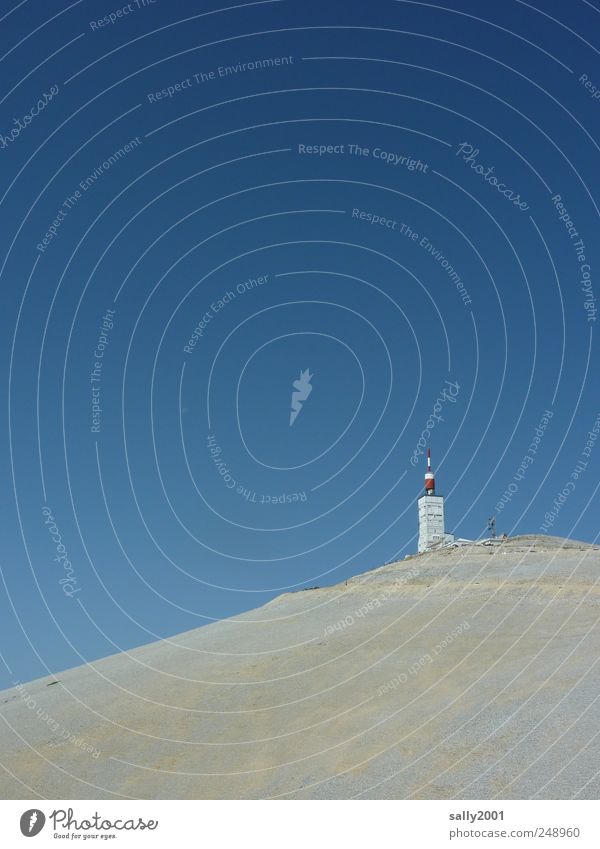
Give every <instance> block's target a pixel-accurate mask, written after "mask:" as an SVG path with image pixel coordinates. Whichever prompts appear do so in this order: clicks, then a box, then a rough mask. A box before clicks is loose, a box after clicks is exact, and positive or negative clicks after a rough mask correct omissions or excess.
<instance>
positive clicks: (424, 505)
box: [418, 448, 454, 554]
mask: <svg viewBox="0 0 600 849" xmlns="http://www.w3.org/2000/svg"><path fill="white" fill-rule="evenodd" d="M418 504H419V554H421V552H423V551H429V550H430V549H432V548H437V547H438V546H440V545H444V543H447V542H453V540H454V534H447V533H446V530H445V526H444V496H443V495H436V494H435V477H434V475H433V472H432V471H431V450H430V449H429V448H428V449H427V471H426V473H425V494H424V495H422V496H421V497H420V498H419V501H418Z"/></svg>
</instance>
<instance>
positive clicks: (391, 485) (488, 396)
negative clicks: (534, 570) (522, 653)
mask: <svg viewBox="0 0 600 849" xmlns="http://www.w3.org/2000/svg"><path fill="white" fill-rule="evenodd" d="M539 6H540V8H539V9H536V8H535V7H534V6H533V5H530V4H527V3H523V2H516V0H510V2H506V3H502V4H497V5H491V4H487V5H484V6H483V7H482V5H481V3H475V2H461V0H450V2H449V3H448V4H447V5H446V7H442V6H440V5H437V6H428V5H427V4H426V3H411V2H394V0H385V2H383V1H381V2H380V0H376V2H370V3H362V2H361V3H345V2H344V3H342V2H328V3H323V2H312V0H309V2H306V0H295V2H293V0H289V1H288V0H282V2H279V1H277V2H263V3H251V4H248V5H243V4H240V5H239V6H238V7H237V8H229V9H225V10H223V8H224V7H225V4H218V3H216V2H208V3H200V4H190V3H184V2H165V0H159V1H158V2H156V3H154V4H152V3H150V2H148V3H142V2H141V0H140V3H139V6H138V5H137V4H136V3H135V2H132V3H131V4H129V5H119V3H104V2H95V3H90V2H78V3H74V4H68V3H61V2H49V3H41V2H34V0H25V2H21V3H14V4H13V8H12V10H11V9H6V11H4V12H3V15H4V17H3V18H2V20H1V26H0V32H1V34H2V48H3V49H2V60H1V70H2V75H1V79H2V93H1V103H0V162H1V165H2V167H1V169H0V184H1V187H0V188H1V193H0V195H1V203H2V222H3V223H2V227H1V228H0V243H1V256H2V265H1V287H2V301H3V307H2V311H1V314H0V316H1V321H2V329H1V332H0V345H1V348H2V359H1V362H2V381H3V393H2V397H3V398H4V399H7V400H8V403H7V404H6V406H5V415H4V416H3V417H2V425H1V428H2V454H1V458H2V459H1V473H2V481H3V486H2V488H1V497H2V524H3V543H4V544H3V546H2V553H1V555H0V567H1V571H2V581H3V583H2V591H1V596H0V599H1V600H0V639H1V643H0V645H1V654H2V659H0V686H2V687H9V686H12V685H13V684H14V683H16V682H18V681H25V680H28V679H31V678H34V677H38V676H40V675H44V674H47V673H48V672H56V671H59V670H61V669H63V668H66V667H68V666H73V665H77V664H79V663H82V662H85V661H87V660H93V659H95V658H98V657H101V656H103V655H106V654H111V653H113V652H116V651H119V650H124V649H128V648H131V647H132V646H136V645H140V644H142V643H145V642H149V641H151V640H153V639H157V638H160V637H163V636H167V635H171V634H175V633H178V632H181V631H185V630H188V629H191V628H195V627H198V626H200V625H203V624H206V623H208V622H210V621H213V620H215V619H219V618H222V617H224V616H230V615H233V614H236V613H238V612H240V611H243V610H246V609H248V608H251V607H255V606H257V605H260V604H262V603H264V602H265V601H267V600H268V599H270V598H272V597H273V596H274V595H277V594H279V593H281V592H284V591H288V590H291V589H299V588H301V587H305V586H312V585H315V584H319V585H323V584H327V583H335V582H338V581H340V580H343V579H344V578H345V577H348V576H349V575H352V574H356V573H358V572H362V571H365V570H366V569H369V568H372V567H374V566H377V565H380V564H382V563H384V562H386V561H389V560H391V559H394V558H399V557H403V556H404V555H405V554H406V553H409V552H412V551H414V550H415V549H416V531H417V508H416V499H417V497H418V496H419V494H420V492H421V488H422V483H423V474H424V471H425V465H424V458H423V457H421V458H419V462H418V463H417V464H416V465H415V464H412V463H411V457H413V456H414V454H413V452H414V451H415V449H416V448H417V446H418V445H419V439H420V438H421V445H424V444H426V445H428V446H430V447H431V449H432V454H433V462H434V467H435V470H436V475H437V485H438V491H439V492H442V493H443V494H445V495H446V496H447V502H446V519H447V529H448V530H450V531H454V532H455V533H457V534H459V535H461V536H465V537H468V538H476V537H479V536H481V535H482V534H484V533H485V527H486V523H487V519H488V517H489V516H491V515H492V514H496V516H497V524H498V531H499V532H503V531H505V532H507V533H509V534H516V533H536V532H541V531H542V530H546V531H547V532H549V533H554V534H558V535H562V536H572V537H575V538H579V539H583V540H588V541H594V540H595V539H596V536H597V528H598V521H597V516H598V506H599V499H598V493H597V486H598V470H599V468H600V447H597V446H596V439H597V432H598V430H599V429H600V424H596V423H597V422H598V417H599V415H600V402H599V398H598V380H597V375H598V350H597V344H596V342H595V338H594V334H595V332H596V328H595V318H596V316H595V306H596V305H595V296H596V295H597V293H598V291H599V290H600V283H599V282H598V279H597V270H598V269H600V255H599V251H598V240H597V238H596V237H595V233H596V232H597V228H598V207H597V204H598V202H599V198H598V189H599V185H598V183H599V180H598V174H599V169H598V154H599V147H598V141H597V140H598V138H600V133H599V130H600V70H598V48H597V47H596V46H594V45H593V44H592V43H591V42H592V41H593V36H594V32H598V25H599V23H600V13H599V12H598V11H597V10H595V9H594V8H593V7H592V5H591V4H589V3H586V2H583V0H574V2H573V3H570V4H568V6H565V4H564V3H558V2H555V1H554V0H552V2H544V4H539ZM105 16H106V17H105ZM219 69H220V70H219ZM596 93H598V98H597V97H596V96H595V94H596ZM557 195H560V198H557ZM561 204H562V205H561ZM561 219H562V220H561ZM412 234H416V236H413V235H412ZM580 240H581V241H580ZM194 333H196V335H195V336H194ZM99 343H100V347H99ZM186 349H187V350H186ZM100 355H101V356H100ZM305 369H308V370H309V373H310V375H311V377H310V378H309V381H310V385H311V386H312V391H311V392H310V394H309V395H308V397H306V398H305V400H304V401H302V400H300V401H299V403H300V404H302V406H301V408H300V412H299V413H298V415H297V417H296V419H295V421H294V423H293V425H291V426H290V423H289V422H290V411H291V402H292V392H294V391H295V390H294V387H293V382H294V381H296V380H298V379H299V378H300V373H301V372H302V371H303V370H305ZM302 385H303V384H302V383H301V384H300V386H301V387H302ZM450 386H452V387H454V388H453V390H452V392H450V391H449V387H450ZM444 388H446V393H445V394H443V390H444ZM9 390H10V397H9ZM452 393H454V394H452ZM300 394H302V391H300ZM305 394H306V392H305ZM94 403H95V404H96V408H99V409H94V406H93V405H94ZM545 411H549V413H550V414H551V415H548V416H546V417H545ZM434 412H435V414H436V415H437V418H431V416H432V414H433V413H434ZM94 413H96V415H95V417H94ZM544 417H545V418H544ZM428 422H429V425H428ZM594 427H596V432H594ZM536 429H537V431H536ZM590 431H591V434H592V435H591V436H590V435H589V433H590ZM536 432H537V434H538V438H537V441H536V439H535V438H536ZM215 458H216V459H215ZM581 460H583V461H584V463H585V464H586V465H583V464H581V462H580V461H581ZM219 464H220V465H219ZM519 468H521V471H520V472H519ZM577 469H579V471H577ZM232 482H233V483H232ZM506 493H508V495H506ZM561 493H563V494H562V495H561ZM503 495H504V496H505V500H504V502H502V501H501V499H502V497H503ZM549 514H551V515H550V518H548V515H549Z"/></svg>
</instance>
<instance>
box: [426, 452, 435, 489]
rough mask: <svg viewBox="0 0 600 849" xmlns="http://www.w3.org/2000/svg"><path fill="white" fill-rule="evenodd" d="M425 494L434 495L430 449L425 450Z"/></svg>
mask: <svg viewBox="0 0 600 849" xmlns="http://www.w3.org/2000/svg"><path fill="white" fill-rule="evenodd" d="M425 494H426V495H435V477H434V474H433V472H432V471H431V448H428V449H427V471H426V472H425Z"/></svg>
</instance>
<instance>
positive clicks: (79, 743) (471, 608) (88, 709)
mask: <svg viewBox="0 0 600 849" xmlns="http://www.w3.org/2000/svg"><path fill="white" fill-rule="evenodd" d="M599 575H600V550H599V548H598V547H597V546H592V545H588V544H586V543H579V542H575V541H568V540H562V539H560V538H556V537H538V536H533V535H532V536H521V537H516V538H513V539H509V540H506V541H502V542H500V541H499V542H497V543H496V544H494V545H489V546H486V545H469V546H465V547H462V548H452V549H443V550H440V551H438V552H435V553H432V554H422V555H418V556H415V557H411V558H408V559H405V560H402V561H400V562H397V563H390V564H388V565H386V566H382V567H380V568H378V569H374V570H372V571H369V572H366V573H364V574H362V575H358V576H356V577H354V578H351V579H349V580H348V581H347V582H342V583H340V584H337V585H335V586H331V587H323V588H320V589H313V590H308V591H302V592H293V593H286V594H284V595H281V596H279V597H278V598H276V599H274V600H273V601H271V602H270V603H269V604H267V605H265V606H263V607H261V608H258V609H256V610H252V611H249V612H247V613H244V614H242V615H240V616H237V617H235V618H233V619H228V620H224V621H222V622H217V623H214V624H212V625H208V626H205V627H202V628H197V629H195V630H192V631H188V632H186V633H183V634H180V635H178V636H176V637H173V638H171V639H169V640H161V641H159V642H155V643H152V644H150V645H146V646H143V647H140V648H138V649H135V650H133V651H131V652H128V653H122V654H117V655H113V656H111V657H107V658H104V659H102V660H99V661H96V662H94V663H91V664H89V665H85V666H81V667H77V668H74V669H70V670H67V671H65V672H63V673H61V674H60V675H57V676H49V677H47V678H42V679H39V680H37V681H33V682H30V683H28V684H25V685H22V686H20V687H19V688H13V689H12V690H7V691H5V692H4V693H2V694H0V715H1V716H2V719H3V722H1V723H0V763H1V764H2V766H3V769H2V770H0V793H2V796H3V797H4V798H349V797H353V796H358V797H360V798H405V797H414V798H465V799H469V798H472V799H484V798H492V797H494V796H499V797H500V798H503V797H508V798H513V797H514V798H532V797H534V796H535V795H536V794H537V795H538V797H539V798H569V797H571V796H574V795H577V794H578V798H597V796H598V791H599V790H600V777H599V774H598V761H599V758H598V755H599V754H600V741H599V739H598V738H599V737H600V735H598V737H596V736H594V735H596V734H597V732H598V731H599V730H600V721H599V718H598V717H599V715H600V712H599V710H598V708H597V702H595V699H596V698H597V694H598V692H599V686H598V685H599V683H600V681H599V678H600V676H599V673H598V665H597V660H598V656H599V649H600V639H599V636H598V618H599V616H598V613H599V611H598V606H599V604H600V592H599V584H598V576H599ZM57 680H58V683H54V682H55V681H57Z"/></svg>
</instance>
